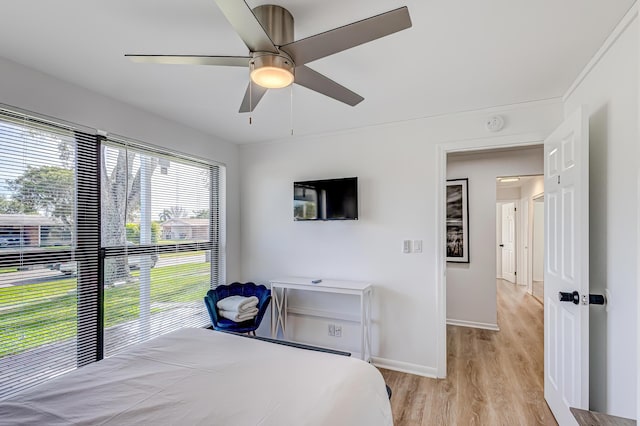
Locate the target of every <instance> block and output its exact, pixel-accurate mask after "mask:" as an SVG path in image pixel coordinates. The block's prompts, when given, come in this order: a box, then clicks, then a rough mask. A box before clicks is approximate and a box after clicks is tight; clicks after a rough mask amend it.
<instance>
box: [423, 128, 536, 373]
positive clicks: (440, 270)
mask: <svg viewBox="0 0 640 426" xmlns="http://www.w3.org/2000/svg"><path fill="white" fill-rule="evenodd" d="M545 138H546V136H545V135H543V134H540V133H538V132H536V133H523V134H517V135H506V136H497V137H486V138H477V139H469V140H461V141H450V142H442V143H439V144H436V146H435V148H436V155H435V163H436V164H435V169H436V180H435V185H436V187H435V194H436V202H435V203H434V207H435V209H436V211H435V220H436V223H435V229H436V238H435V239H434V241H435V242H434V243H435V250H434V252H435V254H436V264H435V282H436V318H437V325H436V327H437V339H436V376H437V377H438V378H445V377H446V376H447V263H446V253H445V247H446V241H447V234H446V223H445V218H446V217H447V212H446V209H447V202H446V191H445V188H446V182H447V155H448V154H450V153H454V152H465V151H477V150H492V149H502V148H524V147H527V146H531V145H541V144H542V143H544V140H545Z"/></svg>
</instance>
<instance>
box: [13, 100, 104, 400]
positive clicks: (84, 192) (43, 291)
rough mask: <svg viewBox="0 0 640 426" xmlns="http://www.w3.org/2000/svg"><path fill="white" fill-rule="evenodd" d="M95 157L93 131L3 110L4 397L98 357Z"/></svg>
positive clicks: (96, 172) (97, 219) (97, 152)
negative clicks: (85, 131)
mask: <svg viewBox="0 0 640 426" xmlns="http://www.w3.org/2000/svg"><path fill="white" fill-rule="evenodd" d="M98 155H99V151H98V141H97V139H96V137H95V136H94V135H91V134H87V133H84V132H82V131H79V130H77V129H74V128H72V127H69V126H66V125H58V124H54V123H50V122H46V121H43V120H40V119H36V118H33V117H29V116H27V115H24V114H19V113H15V112H11V111H7V110H4V109H0V164H1V167H0V342H1V345H0V371H2V375H1V378H0V398H3V397H5V396H8V395H10V394H13V393H15V392H18V391H20V390H22V389H24V388H27V387H30V386H33V385H35V384H38V383H41V382H43V381H46V380H48V379H50V378H51V377H54V376H56V375H59V374H61V373H64V372H65V371H68V370H71V369H74V368H76V367H77V366H81V365H84V364H86V363H89V362H93V361H95V360H96V358H97V356H98V345H97V344H96V342H97V339H96V336H97V334H98V329H99V305H100V302H99V297H100V295H99V291H98V255H97V254H98V250H99V241H100V239H99V232H100V228H99V226H98V225H99V223H100V221H99V214H100V210H99V208H98V206H99V191H96V188H95V182H96V180H97V176H98V168H97V164H98ZM70 271H74V272H73V273H72V272H70Z"/></svg>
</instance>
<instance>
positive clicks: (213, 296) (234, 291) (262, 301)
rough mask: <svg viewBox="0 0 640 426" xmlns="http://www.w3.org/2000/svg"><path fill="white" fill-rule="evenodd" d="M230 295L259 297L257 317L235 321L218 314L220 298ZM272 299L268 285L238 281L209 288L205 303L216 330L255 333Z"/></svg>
mask: <svg viewBox="0 0 640 426" xmlns="http://www.w3.org/2000/svg"><path fill="white" fill-rule="evenodd" d="M229 296H244V297H250V296H256V297H257V298H258V306H257V308H258V314H257V315H256V317H255V318H253V319H251V320H248V321H243V322H234V321H231V320H229V319H227V318H223V317H221V316H220V315H218V309H217V308H216V304H217V303H218V301H219V300H221V299H224V298H225V297H229ZM270 301H271V290H269V289H268V288H267V287H265V286H263V285H256V284H254V283H244V284H243V283H238V282H235V283H232V284H229V285H219V286H218V287H216V288H215V289H213V290H209V291H208V292H207V295H206V296H205V297H204V304H205V305H206V306H207V311H209V316H210V317H211V325H213V328H214V329H215V330H220V331H233V332H236V333H253V334H254V335H255V334H256V329H257V328H258V327H259V326H260V322H261V321H262V317H263V316H264V313H265V312H266V310H267V306H269V302H270Z"/></svg>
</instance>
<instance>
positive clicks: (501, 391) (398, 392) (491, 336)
mask: <svg viewBox="0 0 640 426" xmlns="http://www.w3.org/2000/svg"><path fill="white" fill-rule="evenodd" d="M497 288H498V325H499V327H500V331H499V332H495V331H488V330H481V329H476V328H466V327H456V326H447V370H448V374H447V378H446V379H445V380H436V379H429V378H426V377H420V376H414V375H412V374H405V373H399V372H396V371H390V370H381V371H382V374H383V376H384V378H385V381H386V382H387V384H388V385H389V386H390V387H391V389H392V390H393V396H392V397H391V408H392V410H393V417H394V420H395V425H556V424H557V423H556V421H555V419H554V417H553V415H552V414H551V411H550V410H549V407H547V404H546V402H545V401H544V391H543V383H544V376H543V368H544V353H543V339H544V328H543V317H544V312H543V307H542V305H541V304H540V303H539V302H537V301H536V300H535V299H534V298H533V297H532V296H531V295H529V294H527V293H526V288H525V287H523V286H518V285H514V284H511V283H509V282H507V281H504V280H497Z"/></svg>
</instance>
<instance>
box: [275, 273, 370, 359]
mask: <svg viewBox="0 0 640 426" xmlns="http://www.w3.org/2000/svg"><path fill="white" fill-rule="evenodd" d="M312 280H313V278H305V277H286V278H280V279H276V280H271V281H270V283H271V300H272V302H273V303H272V305H271V337H272V338H274V339H275V338H277V335H278V328H280V329H281V330H282V335H283V337H284V338H285V339H286V338H287V316H288V312H289V308H288V305H287V290H302V291H318V292H323V293H335V294H350V295H354V296H358V297H359V298H360V321H359V322H360V357H361V358H362V359H363V360H365V361H369V360H370V359H371V292H372V290H373V288H372V286H371V284H369V283H364V282H358V281H339V280H322V281H321V282H319V283H317V284H313V283H312V282H311V281H312Z"/></svg>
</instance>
